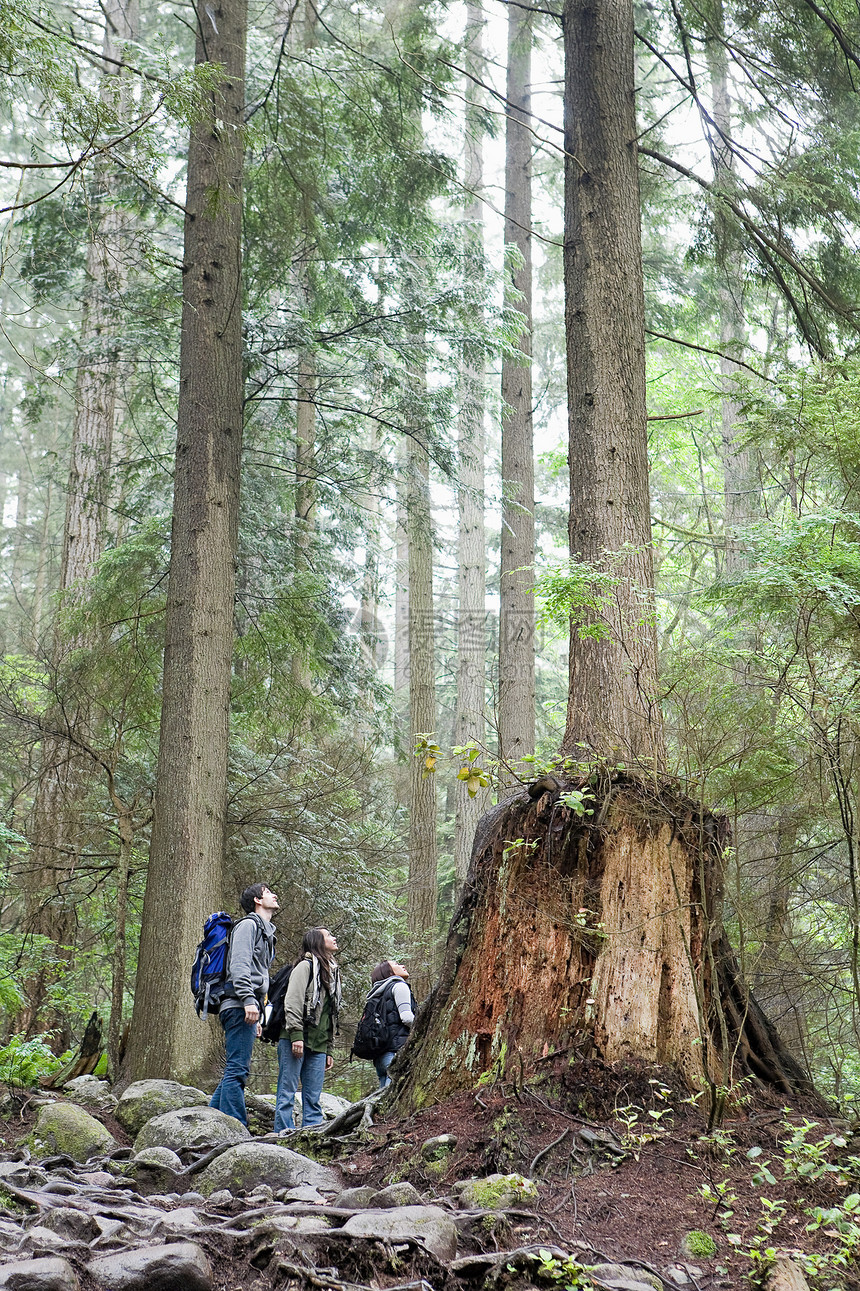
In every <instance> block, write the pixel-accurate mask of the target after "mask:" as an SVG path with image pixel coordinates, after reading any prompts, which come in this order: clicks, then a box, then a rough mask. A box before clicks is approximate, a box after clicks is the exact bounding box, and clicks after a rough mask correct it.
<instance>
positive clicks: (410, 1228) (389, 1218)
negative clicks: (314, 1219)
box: [340, 1206, 457, 1260]
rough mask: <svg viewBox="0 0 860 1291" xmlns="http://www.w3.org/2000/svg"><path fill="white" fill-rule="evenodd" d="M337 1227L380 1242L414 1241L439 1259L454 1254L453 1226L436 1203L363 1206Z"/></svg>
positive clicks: (447, 1215)
mask: <svg viewBox="0 0 860 1291" xmlns="http://www.w3.org/2000/svg"><path fill="white" fill-rule="evenodd" d="M340 1231H341V1232H342V1233H349V1234H350V1235H351V1236H353V1237H372V1238H376V1239H377V1240H379V1241H384V1242H407V1241H413V1242H417V1243H418V1244H419V1245H420V1246H423V1247H425V1248H426V1249H427V1250H428V1251H430V1252H431V1253H432V1254H433V1255H435V1256H436V1258H437V1259H440V1260H452V1259H453V1258H454V1256H455V1255H456V1254H457V1229H456V1227H455V1224H454V1221H453V1219H452V1218H451V1216H450V1215H449V1214H448V1212H447V1211H445V1210H442V1208H441V1207H440V1206H400V1207H397V1208H396V1209H393V1210H364V1211H362V1212H361V1214H359V1215H352V1216H351V1218H349V1219H348V1220H347V1221H346V1223H345V1224H344V1226H343V1228H342V1229H341V1230H340Z"/></svg>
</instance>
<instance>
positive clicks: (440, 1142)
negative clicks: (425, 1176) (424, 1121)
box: [421, 1134, 457, 1161]
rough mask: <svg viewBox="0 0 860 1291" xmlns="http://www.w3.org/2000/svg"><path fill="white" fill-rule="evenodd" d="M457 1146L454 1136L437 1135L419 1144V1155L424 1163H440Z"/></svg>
mask: <svg viewBox="0 0 860 1291" xmlns="http://www.w3.org/2000/svg"><path fill="white" fill-rule="evenodd" d="M456 1146H457V1136H456V1135H455V1134H437V1135H436V1137H435V1138H432V1139H425V1141H424V1142H423V1143H422V1144H421V1155H422V1157H423V1158H424V1160H425V1161H440V1160H442V1159H444V1158H445V1157H446V1156H447V1155H448V1153H449V1152H453V1151H454V1148H455V1147H456Z"/></svg>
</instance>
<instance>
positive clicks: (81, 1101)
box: [65, 1078, 118, 1112]
mask: <svg viewBox="0 0 860 1291" xmlns="http://www.w3.org/2000/svg"><path fill="white" fill-rule="evenodd" d="M81 1080H82V1083H81V1084H78V1083H77V1081H73V1082H72V1084H73V1085H74V1086H75V1088H74V1089H72V1088H71V1087H70V1086H66V1090H65V1092H66V1094H68V1096H69V1098H70V1099H71V1100H72V1102H73V1103H77V1104H78V1106H79V1107H91V1108H92V1110H93V1111H94V1112H113V1111H114V1109H115V1108H116V1105H117V1101H118V1100H117V1098H116V1096H115V1095H114V1094H112V1093H111V1092H110V1085H109V1084H108V1082H107V1081H106V1080H83V1078H81Z"/></svg>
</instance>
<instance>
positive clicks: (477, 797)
mask: <svg viewBox="0 0 860 1291" xmlns="http://www.w3.org/2000/svg"><path fill="white" fill-rule="evenodd" d="M483 33H484V17H483V12H482V10H481V7H480V5H479V4H477V3H475V2H474V0H469V3H468V4H467V5H466V34H465V51H466V62H467V71H469V72H471V74H472V76H473V77H474V78H475V79H474V80H472V79H467V81H466V117H465V122H464V127H465V170H464V176H463V182H464V186H465V189H466V192H467V193H469V194H470V196H469V199H468V201H467V205H466V210H465V212H464V215H465V220H466V231H465V237H464V241H465V249H466V251H467V252H468V253H469V255H470V256H472V257H474V258H475V261H476V266H475V269H472V268H470V270H469V272H470V273H472V272H475V270H476V269H477V267H478V266H481V268H482V266H483V255H484V234H483V205H482V201H481V188H482V186H483V182H484V144H483V122H482V120H481V106H482V97H481V90H480V87H479V85H478V82H479V81H480V78H481V76H482V74H483V71H484V69H483V66H482V64H483ZM479 272H480V271H479ZM483 276H484V275H483V273H482V272H481V273H480V279H479V282H481V283H482V282H483ZM485 383H486V372H485V364H484V355H483V351H482V349H481V348H480V346H476V345H474V344H471V345H470V344H469V342H468V341H467V342H466V343H465V344H464V346H463V355H462V360H461V366H460V417H459V422H458V429H459V465H460V481H459V485H460V486H459V490H458V502H459V512H460V515H459V567H460V569H459V581H460V597H459V614H458V633H457V713H456V717H455V729H454V742H455V743H456V744H458V745H463V746H466V745H470V744H474V745H476V746H477V747H479V748H483V745H484V739H485V735H486V722H485V712H484V706H485V702H486V701H485V683H484V661H485V654H486V639H485V636H486V633H485V619H486V567H487V543H486V538H485V534H484V452H485V448H484V440H485V435H484V406H485ZM456 794H457V798H456V817H455V823H454V873H455V878H456V884H457V889H458V891H459V889H460V888H461V887H462V885H463V883H464V882H465V881H466V874H467V873H468V870H469V860H470V858H471V855H472V841H473V839H474V837H475V829H476V828H477V824H478V820H479V819H480V816H481V813H482V811H483V810H484V807H485V805H486V801H487V794H486V792H485V791H484V790H478V792H477V793H475V794H474V796H471V795H470V793H469V791H468V789H467V787H466V784H465V782H464V781H458V782H457V785H456Z"/></svg>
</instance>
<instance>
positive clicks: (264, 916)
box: [209, 883, 278, 1125]
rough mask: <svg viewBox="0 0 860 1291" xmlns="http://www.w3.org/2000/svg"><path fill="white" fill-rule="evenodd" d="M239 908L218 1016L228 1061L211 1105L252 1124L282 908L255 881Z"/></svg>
mask: <svg viewBox="0 0 860 1291" xmlns="http://www.w3.org/2000/svg"><path fill="white" fill-rule="evenodd" d="M239 905H240V906H241V907H242V909H243V910H244V911H245V917H244V918H242V919H240V920H239V922H238V923H237V924H235V925H234V927H233V932H232V935H231V937H230V954H229V957H228V959H227V978H228V981H227V990H226V994H225V996H224V999H223V1001H222V1003H221V1008H220V1010H219V1012H218V1018H219V1020H220V1022H221V1025H222V1027H223V1028H224V1040H225V1043H226V1046H227V1059H226V1062H225V1064H224V1074H223V1076H222V1077H221V1079H220V1081H219V1082H218V1087H217V1089H216V1090H215V1093H214V1094H213V1095H212V1098H211V1099H210V1102H209V1106H210V1107H214V1108H216V1109H217V1110H218V1111H219V1112H225V1113H226V1114H227V1116H235V1117H236V1120H237V1121H241V1122H242V1124H243V1125H247V1124H248V1113H247V1111H246V1109H245V1082H246V1081H247V1079H248V1075H249V1073H250V1070H251V1053H252V1051H253V1048H254V1041H255V1039H256V1038H257V1036H258V1035H259V1033H260V1018H261V1016H262V1012H263V1004H264V1003H265V999H266V994H267V992H268V989H269V969H270V968H271V965H272V960H273V959H274V958H275V932H276V929H275V925H274V924H273V923H272V915H273V913H274V912H275V910H277V909H278V898H277V897H276V896H275V894H274V892H272V891H271V889H270V888H269V887H267V886H266V884H265V883H254V884H252V886H251V887H249V888H245V891H244V892H243V893H242V895H241V896H240V898H239Z"/></svg>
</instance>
